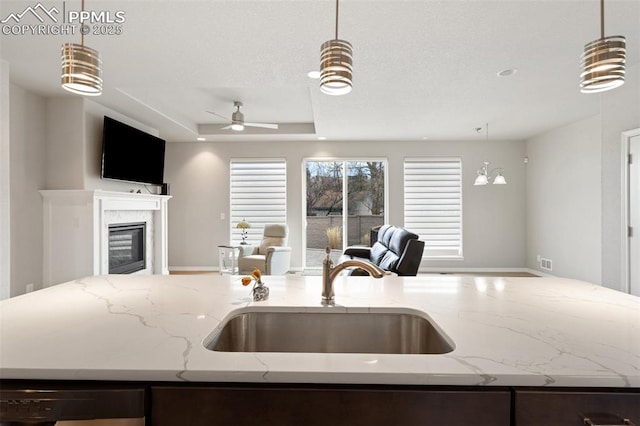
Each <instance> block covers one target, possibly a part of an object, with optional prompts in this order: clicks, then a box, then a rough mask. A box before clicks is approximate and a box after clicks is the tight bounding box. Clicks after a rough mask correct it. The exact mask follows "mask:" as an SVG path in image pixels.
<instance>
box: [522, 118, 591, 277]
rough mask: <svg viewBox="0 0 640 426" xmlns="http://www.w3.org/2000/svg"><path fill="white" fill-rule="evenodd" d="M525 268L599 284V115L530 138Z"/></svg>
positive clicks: (527, 145) (528, 148)
mask: <svg viewBox="0 0 640 426" xmlns="http://www.w3.org/2000/svg"><path fill="white" fill-rule="evenodd" d="M526 147H527V156H528V157H529V163H528V164H527V206H528V209H527V267H528V268H530V269H537V270H540V267H539V266H540V265H539V264H538V262H537V255H540V256H542V257H543V258H547V259H551V260H552V261H553V271H551V272H549V273H551V274H553V275H557V276H562V277H571V278H578V279H581V280H585V281H589V282H593V283H600V277H601V274H602V271H601V263H600V248H601V234H600V221H601V212H600V205H601V199H600V193H601V184H600V152H601V146H600V117H599V116H596V117H592V118H589V119H586V120H582V121H579V122H577V123H573V124H571V125H569V126H565V127H562V128H559V129H555V130H552V131H550V132H548V133H545V134H542V135H539V136H537V137H535V138H532V139H530V140H528V141H527V144H526Z"/></svg>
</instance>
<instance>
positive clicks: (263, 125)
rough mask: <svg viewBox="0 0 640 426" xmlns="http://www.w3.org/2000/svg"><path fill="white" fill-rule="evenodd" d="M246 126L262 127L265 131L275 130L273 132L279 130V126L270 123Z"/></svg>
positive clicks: (247, 124)
mask: <svg viewBox="0 0 640 426" xmlns="http://www.w3.org/2000/svg"><path fill="white" fill-rule="evenodd" d="M244 125H245V126H249V127H262V128H264V129H273V130H277V129H278V125H277V124H269V123H247V122H245V123H244Z"/></svg>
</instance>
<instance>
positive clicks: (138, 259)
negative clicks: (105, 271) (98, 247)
mask: <svg viewBox="0 0 640 426" xmlns="http://www.w3.org/2000/svg"><path fill="white" fill-rule="evenodd" d="M145 234H146V224H145V223H144V222H142V223H118V224H112V225H109V273H110V274H131V273H133V272H136V271H141V270H143V269H145V268H146V262H145V259H146V257H145V245H146V241H147V239H146V235H145Z"/></svg>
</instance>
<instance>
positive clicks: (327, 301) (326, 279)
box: [322, 247, 386, 305]
mask: <svg viewBox="0 0 640 426" xmlns="http://www.w3.org/2000/svg"><path fill="white" fill-rule="evenodd" d="M325 251H326V253H327V255H326V257H325V258H324V260H323V261H322V304H323V305H333V304H335V293H334V292H333V280H334V279H335V278H336V277H337V276H338V274H339V273H340V272H341V271H343V270H345V269H346V268H351V267H354V266H356V267H358V268H362V269H364V270H365V271H367V272H368V273H369V274H370V275H371V276H372V277H373V278H382V277H383V276H384V275H385V273H386V272H385V271H384V270H383V269H380V268H379V267H378V266H376V265H374V264H373V263H371V262H367V261H363V260H346V261H344V262H342V263H340V264H338V265H337V266H336V267H334V266H333V260H331V256H330V254H331V249H330V248H329V247H327V248H326V249H325Z"/></svg>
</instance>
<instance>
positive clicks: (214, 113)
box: [207, 111, 231, 121]
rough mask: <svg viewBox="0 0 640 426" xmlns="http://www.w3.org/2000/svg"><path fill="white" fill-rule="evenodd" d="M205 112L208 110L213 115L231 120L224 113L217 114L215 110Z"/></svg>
mask: <svg viewBox="0 0 640 426" xmlns="http://www.w3.org/2000/svg"><path fill="white" fill-rule="evenodd" d="M207 112H208V113H209V114H213V115H215V116H218V117H220V118H224V119H225V121H231V120H229V118H228V117H225V116H224V115H220V114H218V113H217V112H213V111H207Z"/></svg>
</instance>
